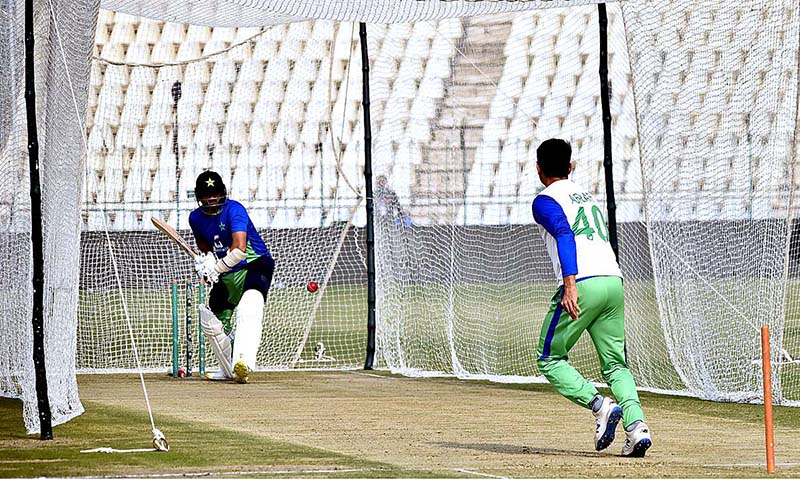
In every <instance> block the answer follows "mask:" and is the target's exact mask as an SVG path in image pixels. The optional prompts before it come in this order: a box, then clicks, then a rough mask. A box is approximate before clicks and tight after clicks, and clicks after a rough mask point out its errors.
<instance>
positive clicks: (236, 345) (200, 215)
mask: <svg viewBox="0 0 800 480" xmlns="http://www.w3.org/2000/svg"><path fill="white" fill-rule="evenodd" d="M195 197H196V198H197V203H198V208H196V209H195V210H194V211H192V213H191V214H190V215H189V225H190V226H191V228H192V233H193V234H194V238H195V241H196V242H197V247H198V248H199V249H200V251H201V252H203V253H202V255H197V256H196V257H195V270H196V271H197V274H198V275H199V276H200V278H201V279H204V280H206V281H207V282H209V283H211V284H212V289H211V294H210V295H209V301H208V306H207V307H206V306H205V305H201V306H200V325H201V327H202V329H203V333H204V334H205V336H206V338H207V339H208V341H209V343H210V345H211V348H212V349H213V350H214V353H215V354H216V356H217V360H218V362H219V366H220V370H219V371H218V372H215V373H212V374H210V375H208V378H209V379H211V380H226V379H231V378H232V379H234V380H235V381H236V382H237V383H247V381H248V377H249V374H250V372H252V371H253V370H254V369H255V367H256V354H257V353H258V347H259V345H260V344H261V331H262V321H263V318H264V302H265V300H266V298H267V292H269V288H270V284H271V283H272V274H273V272H274V270H275V261H274V260H273V259H272V255H271V254H270V252H269V250H268V249H267V246H266V245H265V244H264V240H262V239H261V236H260V235H259V234H258V231H256V228H255V226H254V225H253V222H252V221H251V220H250V216H249V215H248V214H247V210H246V209H245V208H244V206H242V204H241V203H239V202H237V201H235V200H229V199H228V192H227V190H226V188H225V185H224V184H223V183H222V177H220V175H219V174H218V173H216V172H212V171H210V170H208V171H204V172H203V173H201V174H200V175H199V176H198V177H197V182H196V184H195ZM234 310H236V312H237V313H236V325H235V328H234V325H233V324H232V322H231V319H232V317H233V312H234Z"/></svg>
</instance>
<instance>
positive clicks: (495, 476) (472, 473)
mask: <svg viewBox="0 0 800 480" xmlns="http://www.w3.org/2000/svg"><path fill="white" fill-rule="evenodd" d="M453 470H455V471H456V472H459V473H469V474H470V475H477V476H479V477H489V478H511V477H501V476H498V475H491V474H489V473H481V472H474V471H472V470H467V469H466V468H454V469H453Z"/></svg>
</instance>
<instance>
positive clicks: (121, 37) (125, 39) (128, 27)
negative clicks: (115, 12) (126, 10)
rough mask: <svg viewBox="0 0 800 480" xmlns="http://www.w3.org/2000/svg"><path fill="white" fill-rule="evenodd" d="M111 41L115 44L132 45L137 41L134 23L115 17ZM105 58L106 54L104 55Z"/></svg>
mask: <svg viewBox="0 0 800 480" xmlns="http://www.w3.org/2000/svg"><path fill="white" fill-rule="evenodd" d="M108 41H109V43H111V44H115V45H120V46H122V45H124V46H127V45H130V44H132V43H134V42H135V41H136V32H135V30H134V26H133V24H130V23H125V22H120V21H118V20H117V19H116V18H115V19H114V26H113V28H112V30H111V37H109V39H108ZM103 57H104V58H108V57H105V55H103Z"/></svg>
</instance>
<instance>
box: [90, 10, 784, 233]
mask: <svg viewBox="0 0 800 480" xmlns="http://www.w3.org/2000/svg"><path fill="white" fill-rule="evenodd" d="M570 12H571V13H569V14H564V15H562V16H554V15H544V14H541V13H540V12H538V11H530V12H525V13H517V14H514V15H513V16H509V15H505V16H490V17H479V18H474V19H463V20H462V19H449V20H442V21H432V22H418V23H416V24H391V25H388V26H384V25H370V26H369V40H370V44H369V47H370V53H371V60H372V64H371V73H372V75H373V76H372V82H371V84H370V88H371V100H372V104H371V114H372V135H373V161H374V163H375V165H374V168H375V171H376V173H377V174H380V173H384V174H386V175H387V176H388V178H389V180H390V182H389V183H390V185H391V186H392V188H394V189H395V190H396V191H397V193H398V195H399V198H400V200H401V203H403V204H404V206H406V207H407V208H408V210H409V212H410V214H411V216H412V218H413V217H414V216H415V212H417V211H419V212H428V211H430V210H429V209H430V208H436V206H435V204H436V201H437V200H436V199H435V198H432V195H433V194H434V193H436V192H437V191H438V190H445V189H447V191H448V192H450V193H449V194H452V188H453V187H452V185H445V184H444V183H440V182H443V181H444V180H441V179H442V178H444V177H446V176H442V175H440V173H441V172H442V171H445V170H447V169H451V170H453V169H455V170H454V172H455V176H456V177H461V176H463V178H464V179H465V182H466V183H465V184H464V183H463V182H462V183H459V184H458V187H457V192H456V194H453V195H456V196H458V198H459V200H458V202H459V203H458V205H461V206H460V207H459V208H458V209H456V210H458V212H456V213H453V215H454V217H455V218H454V219H453V220H454V221H456V222H458V223H467V224H496V223H506V222H513V223H531V221H532V218H531V217H530V208H529V205H530V200H531V198H532V196H533V195H535V193H536V191H538V188H539V187H538V183H537V178H536V173H535V166H534V162H535V149H536V146H537V145H538V143H539V142H541V141H542V140H544V139H546V138H549V137H551V136H559V137H563V138H566V139H568V140H571V141H572V142H573V144H572V146H573V157H574V161H575V163H576V168H575V178H576V180H578V181H580V182H584V183H585V184H586V185H589V188H590V189H591V190H592V191H593V193H595V194H597V195H598V196H599V197H603V196H604V192H605V188H604V180H603V167H602V161H603V142H602V133H603V132H602V123H601V119H600V108H601V107H600V97H599V80H598V76H597V71H598V68H599V65H598V59H597V55H596V50H597V29H596V28H595V25H594V23H593V17H592V16H591V15H589V14H587V13H586V12H587V10H582V9H571V10H570ZM720 13H721V14H723V15H725V14H727V15H731V16H732V17H731V19H730V20H729V22H734V23H735V18H733V17H735V15H734V14H733V13H732V12H720ZM610 20H611V21H610V26H609V32H610V38H609V43H610V45H617V46H619V45H623V46H624V39H623V38H621V37H620V36H621V35H622V33H621V32H622V29H621V25H619V24H618V22H620V21H621V20H620V19H619V18H616V17H614V16H613V15H612V17H611V19H610ZM689 21H690V22H692V21H700V19H689ZM723 23H724V22H723ZM664 34H665V35H677V32H671V31H665V32H664ZM468 35H472V36H471V37H469V40H470V48H466V47H465V43H466V42H465V40H466V39H467V38H468V37H467V36H468ZM739 35H745V33H744V32H739ZM705 38H706V37H705V36H703V35H699V36H697V38H684V39H683V42H695V43H696V44H697V45H698V48H697V54H695V55H693V56H692V57H691V61H686V62H681V59H678V58H676V56H670V55H667V56H665V59H664V65H663V69H662V71H661V72H660V74H659V77H658V79H657V85H656V87H655V88H657V89H661V90H664V91H675V92H676V94H675V96H674V97H675V104H674V105H664V104H663V103H662V104H654V105H646V108H649V109H650V111H652V112H653V113H655V115H651V116H649V117H648V118H650V121H649V123H648V124H646V125H644V124H643V125H637V124H636V117H635V115H634V105H633V94H632V92H631V91H630V87H629V83H630V82H629V78H628V77H629V70H628V69H629V67H628V59H627V57H626V55H627V53H626V51H625V49H624V48H618V49H616V50H615V49H614V48H612V49H611V52H612V54H611V55H610V72H611V84H612V98H611V115H612V127H613V136H614V137H613V138H614V142H613V154H614V176H615V191H616V192H618V196H619V198H618V204H619V206H620V208H619V211H618V220H619V221H623V222H624V221H639V220H641V218H642V213H641V205H640V203H641V195H642V194H641V192H642V190H643V178H642V174H641V167H640V165H639V156H638V148H639V147H638V145H637V143H636V138H637V128H639V129H654V131H656V132H658V131H659V129H663V127H664V126H666V125H683V126H685V125H696V126H697V128H702V129H705V130H698V134H697V135H695V136H693V137H692V138H691V139H688V140H687V141H686V142H683V143H682V142H681V141H680V140H679V139H675V138H670V139H667V138H664V142H665V143H664V145H662V147H663V148H664V149H665V150H664V151H669V152H671V154H670V155H665V158H664V159H663V165H659V166H657V168H658V169H659V170H660V169H665V170H664V171H674V172H677V174H676V175H675V177H674V178H675V182H674V185H673V187H674V189H676V190H678V191H679V192H682V193H684V194H685V195H682V202H684V203H686V205H680V206H679V207H681V208H675V204H672V205H671V207H672V208H673V209H675V210H676V212H679V214H680V215H681V216H682V218H687V219H689V218H694V217H693V216H692V215H693V214H692V212H693V211H694V209H693V207H692V202H693V198H694V197H695V196H696V195H694V193H696V192H699V191H703V192H715V193H716V192H718V194H719V195H718V197H719V201H718V203H717V204H716V207H712V208H709V209H705V210H704V212H705V213H703V215H706V216H707V215H716V214H719V215H723V216H725V217H727V218H743V217H744V216H746V215H753V216H765V215H769V214H770V213H769V209H770V208H772V207H771V206H770V205H769V204H766V203H764V202H759V201H758V198H757V197H758V195H757V193H758V192H760V191H762V192H763V191H768V190H769V189H771V188H776V187H778V186H779V185H780V183H781V182H784V181H785V179H782V178H776V175H775V173H774V172H777V171H778V170H777V169H771V168H770V164H769V162H768V161H767V160H766V159H763V158H758V157H757V155H756V156H754V158H753V162H754V164H753V166H752V168H751V169H748V170H745V169H734V171H733V176H732V180H729V181H722V180H721V179H722V178H723V176H720V175H713V174H710V173H709V174H708V175H706V172H715V171H716V172H719V171H720V170H722V169H729V168H730V165H727V164H722V163H725V162H723V161H722V160H717V161H716V163H717V164H712V163H704V162H703V161H702V159H698V158H697V155H698V154H699V155H700V157H707V158H717V159H719V158H723V157H722V156H720V155H705V156H704V155H702V153H703V152H704V151H709V149H714V151H716V152H720V151H733V152H736V151H738V150H737V149H742V148H749V147H751V146H752V145H755V144H757V143H758V142H759V141H760V139H761V138H762V137H764V136H766V135H769V134H770V132H769V130H768V127H769V125H771V124H772V123H773V122H782V121H788V120H784V119H783V117H788V116H787V115H780V113H781V112H771V113H770V114H769V115H771V117H768V118H765V119H764V121H753V120H751V121H749V122H747V123H745V120H744V118H745V117H746V116H747V115H748V112H750V111H752V110H753V105H754V103H753V102H745V101H744V100H745V99H748V98H753V99H754V102H755V104H756V105H758V102H759V101H760V100H759V99H760V97H761V96H762V95H761V93H760V92H759V91H758V88H757V82H740V85H738V86H737V88H740V91H739V93H740V94H739V95H736V96H735V97H733V98H732V99H731V101H730V104H727V105H726V108H725V112H726V113H725V115H724V116H723V117H724V118H716V119H703V121H702V122H700V123H698V122H697V121H696V119H695V118H694V117H693V114H692V112H693V111H695V110H697V109H698V107H699V106H700V105H701V103H702V102H709V101H723V102H724V101H727V100H726V99H715V98H704V96H702V95H698V94H697V92H696V91H691V90H686V91H682V90H681V89H680V88H679V86H680V84H681V82H685V81H694V80H692V79H695V80H697V81H707V82H709V84H720V82H730V81H731V79H730V78H729V76H726V75H728V74H726V73H725V72H717V71H715V69H714V68H715V67H714V65H715V59H714V54H713V45H710V47H712V48H711V49H709V48H699V46H700V45H702V44H703V43H704V42H705V41H706V40H705ZM710 38H714V39H717V40H718V39H719V38H720V36H719V35H714V36H711V37H710ZM759 48H762V49H763V50H764V51H763V52H755V53H751V54H757V55H763V56H764V58H767V57H769V52H767V51H766V49H767V46H763V47H759ZM487 49H488V50H489V51H490V53H489V54H487V55H490V56H493V57H492V58H500V59H503V63H502V65H492V64H482V63H481V55H482V53H481V52H486V51H487ZM473 50H474V52H475V53H472V51H473ZM95 55H96V56H98V57H99V59H95V60H94V61H93V62H92V66H91V83H90V85H91V87H90V92H89V114H88V132H87V135H88V149H89V159H88V161H87V169H86V174H87V177H88V178H87V188H86V191H85V192H84V195H85V197H86V202H87V209H88V210H89V212H90V213H89V214H88V215H86V216H85V218H86V219H87V223H86V224H85V225H84V228H86V229H89V230H94V229H102V228H103V224H102V221H103V216H102V215H100V214H97V213H93V212H94V211H95V210H98V209H105V210H107V211H108V212H109V214H110V213H111V212H115V211H117V212H122V213H121V214H119V215H116V216H114V218H113V221H111V222H110V224H109V226H110V228H114V229H140V228H150V227H149V221H145V220H147V219H148V217H149V215H150V214H149V213H148V214H145V212H168V211H174V210H175V201H176V199H177V200H179V201H180V202H181V207H180V208H182V209H186V210H187V211H188V209H189V208H192V207H193V205H194V203H193V202H191V201H188V200H189V199H190V196H189V192H190V191H191V190H192V189H193V178H194V176H195V175H197V174H198V173H199V172H200V171H202V170H203V169H206V168H213V169H215V170H217V171H219V173H220V174H221V175H222V176H223V178H224V179H225V180H226V182H230V186H229V191H230V193H231V196H232V198H235V199H237V200H240V201H243V202H245V203H246V204H248V205H249V206H250V207H251V208H252V209H253V212H254V213H253V215H254V218H257V220H258V222H260V223H261V225H263V226H274V227H285V228H292V227H312V226H319V225H323V224H325V222H326V221H327V222H330V221H334V220H342V219H343V218H342V216H343V215H346V214H345V213H342V212H346V211H347V209H348V208H350V207H351V206H352V205H354V204H355V202H356V199H357V196H358V195H360V194H363V191H359V192H358V193H357V192H355V191H353V190H352V189H351V188H350V185H352V187H354V188H356V189H363V184H364V180H363V178H362V177H363V170H362V166H363V138H362V136H363V108H362V106H361V54H360V51H359V45H358V32H357V26H354V25H353V24H352V23H335V22H330V21H316V22H297V23H292V24H289V25H277V26H273V27H265V28H239V29H235V28H221V27H218V28H209V27H203V26H196V25H191V26H186V25H179V24H172V23H165V22H156V21H151V20H146V19H140V18H138V17H133V16H130V15H125V14H114V13H112V12H109V11H105V10H103V11H101V14H100V16H99V18H98V27H97V33H96V35H95ZM123 62H124V63H125V64H124V65H123V64H120V63H123ZM164 64H169V65H164ZM776 70H779V69H776ZM464 72H467V73H464ZM765 74H770V75H781V74H782V72H781V71H774V72H772V71H770V72H765ZM454 75H456V76H458V81H456V80H455V77H454ZM687 79H688V80H687ZM176 82H181V84H180V86H181V97H180V100H179V101H178V102H177V109H176V108H175V101H174V98H173V85H174V84H175V83H176ZM458 89H462V90H460V92H462V93H460V94H459V93H458V92H457V90H458ZM463 92H468V93H463ZM457 95H458V98H456V96H457ZM643 98H645V97H644V96H643ZM644 101H646V100H644ZM638 107H639V108H644V107H645V105H639V106H638ZM769 111H770V110H769V108H760V109H758V112H769ZM659 114H660V115H659ZM773 117H774V118H775V120H772V119H771V118H773ZM690 122H692V123H690ZM750 125H762V126H766V127H765V128H766V130H763V131H756V130H755V128H754V127H751V126H750ZM458 129H462V133H464V132H467V133H466V137H467V140H466V141H465V142H466V143H465V144H464V145H463V147H464V150H463V151H462V146H461V145H459V140H457V138H458V132H457V130H458ZM453 132H456V133H455V136H452V133H453ZM448 135H450V136H448ZM666 142H671V143H669V144H667V143H666ZM173 143H176V144H177V147H178V160H177V161H176V159H175V155H174V153H173ZM787 148H789V146H788V145H787ZM689 151H690V152H693V154H692V156H689V155H687V154H684V153H682V152H689ZM456 158H457V159H458V162H455V161H454V159H456ZM723 160H724V158H723ZM337 162H338V166H337ZM709 162H711V161H709ZM456 164H457V165H456ZM454 165H455V166H454ZM666 169H669V170H666ZM177 173H180V181H179V185H178V186H177V188H178V191H177V192H176V191H175V190H176V185H175V183H176V181H175V178H176V174H177ZM343 177H346V179H345V178H343ZM797 177H798V176H797V175H796V176H795V178H797ZM92 179H95V180H96V181H95V180H92ZM745 191H751V192H756V195H753V197H754V198H752V199H750V198H748V199H747V200H743V199H742V195H741V192H745ZM454 198H455V197H454ZM463 198H466V204H465V205H464V204H462V203H463V202H462V200H461V199H463ZM337 202H338V203H337ZM666 203H670V202H665V206H664V208H669V207H668V206H667V205H666ZM333 205H337V207H335V208H334V207H332V206H333ZM657 205H660V204H659V203H658V201H654V211H655V210H657V209H658V207H657ZM340 207H341V209H340ZM334 210H336V211H334ZM451 211H452V212H454V210H453V209H451ZM709 212H711V213H709ZM159 214H160V215H161V213H159ZM164 215H168V213H164ZM359 215H360V216H359V217H358V218H359V219H363V215H362V214H359ZM186 216H187V215H185V214H182V217H183V218H185V217H186ZM420 216H421V215H420ZM656 217H657V215H656ZM109 218H110V217H109ZM344 219H346V218H344ZM359 221H360V220H359ZM419 221H420V222H424V219H421V218H420V219H419ZM98 222H100V223H98ZM137 222H139V223H137Z"/></svg>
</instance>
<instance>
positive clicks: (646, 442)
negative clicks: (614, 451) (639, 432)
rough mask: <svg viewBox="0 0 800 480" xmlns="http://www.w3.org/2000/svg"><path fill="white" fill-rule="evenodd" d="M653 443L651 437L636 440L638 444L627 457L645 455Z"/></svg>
mask: <svg viewBox="0 0 800 480" xmlns="http://www.w3.org/2000/svg"><path fill="white" fill-rule="evenodd" d="M652 445H653V441H652V440H650V439H649V438H643V439H641V440H639V441H638V442H636V445H634V446H633V451H631V453H630V454H628V455H625V456H626V457H636V458H641V457H644V454H645V453H646V452H647V449H648V448H650V446H652Z"/></svg>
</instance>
